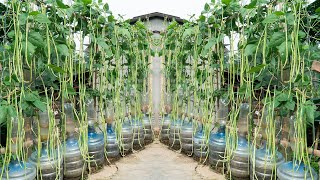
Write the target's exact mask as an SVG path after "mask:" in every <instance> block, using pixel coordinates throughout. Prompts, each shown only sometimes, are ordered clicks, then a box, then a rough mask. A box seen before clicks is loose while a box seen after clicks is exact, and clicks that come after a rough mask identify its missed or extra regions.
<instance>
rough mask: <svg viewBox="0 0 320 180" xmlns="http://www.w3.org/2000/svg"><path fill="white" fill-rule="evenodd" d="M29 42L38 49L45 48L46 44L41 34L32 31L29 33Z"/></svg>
mask: <svg viewBox="0 0 320 180" xmlns="http://www.w3.org/2000/svg"><path fill="white" fill-rule="evenodd" d="M28 41H30V42H31V43H32V44H34V45H35V46H37V47H44V46H45V43H44V40H43V38H42V36H41V35H40V33H38V32H35V31H32V32H30V33H29V35H28Z"/></svg>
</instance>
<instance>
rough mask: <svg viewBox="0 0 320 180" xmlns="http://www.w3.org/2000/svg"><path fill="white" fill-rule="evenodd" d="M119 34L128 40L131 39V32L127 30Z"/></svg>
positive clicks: (122, 29) (120, 31) (122, 30)
mask: <svg viewBox="0 0 320 180" xmlns="http://www.w3.org/2000/svg"><path fill="white" fill-rule="evenodd" d="M119 34H122V35H123V36H125V37H127V38H128V39H131V35H130V32H129V30H128V29H126V28H121V29H119Z"/></svg>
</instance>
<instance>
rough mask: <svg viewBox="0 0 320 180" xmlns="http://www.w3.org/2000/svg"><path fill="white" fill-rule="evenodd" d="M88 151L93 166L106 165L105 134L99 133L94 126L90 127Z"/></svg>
mask: <svg viewBox="0 0 320 180" xmlns="http://www.w3.org/2000/svg"><path fill="white" fill-rule="evenodd" d="M88 152H89V157H90V158H89V159H90V161H89V164H90V166H91V167H96V168H101V167H102V166H103V165H104V160H105V156H104V135H103V134H102V133H97V132H96V130H95V128H94V127H93V126H89V127H88Z"/></svg>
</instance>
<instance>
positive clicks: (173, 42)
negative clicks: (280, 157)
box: [162, 0, 320, 171]
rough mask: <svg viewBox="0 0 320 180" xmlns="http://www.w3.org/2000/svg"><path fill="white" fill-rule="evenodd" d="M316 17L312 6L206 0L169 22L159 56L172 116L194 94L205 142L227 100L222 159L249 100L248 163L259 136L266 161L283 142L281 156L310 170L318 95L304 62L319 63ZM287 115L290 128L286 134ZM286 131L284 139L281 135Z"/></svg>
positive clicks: (279, 0) (283, 1)
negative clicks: (185, 17)
mask: <svg viewBox="0 0 320 180" xmlns="http://www.w3.org/2000/svg"><path fill="white" fill-rule="evenodd" d="M319 20H320V19H319V6H318V5H317V2H315V3H313V4H311V5H309V4H308V2H307V1H304V0H293V1H286V0H277V1H268V0H258V1H256V0H254V1H250V2H248V3H247V4H244V3H242V2H241V1H233V0H222V1H214V0H213V1H211V3H206V4H205V6H204V10H203V11H202V13H201V15H200V16H199V18H198V19H196V20H189V21H186V22H184V23H183V24H182V25H180V24H179V23H177V22H175V21H173V22H171V23H170V24H169V25H168V28H167V30H166V32H165V33H164V35H163V37H164V40H163V49H162V53H163V56H164V64H165V67H164V74H165V81H166V83H165V93H166V94H172V96H173V97H174V102H173V105H172V109H173V111H172V114H173V118H172V119H173V120H175V119H177V116H179V106H180V105H181V104H182V103H181V102H180V101H186V102H185V103H187V101H188V99H189V98H188V97H193V101H194V102H195V109H197V112H200V111H201V112H202V113H201V115H198V117H200V118H197V119H195V120H197V121H200V123H201V124H203V125H204V127H205V128H204V129H205V132H206V136H207V143H208V142H209V135H210V131H211V129H212V128H214V127H212V126H216V125H218V124H219V122H217V121H216V120H215V111H216V110H217V108H218V107H217V102H218V100H219V99H221V98H222V99H227V100H228V102H229V109H230V113H229V116H228V117H229V118H228V122H227V124H226V127H227V128H226V136H227V137H226V155H225V156H226V157H225V159H226V162H229V161H230V160H231V159H232V153H233V152H234V151H235V149H236V148H237V138H238V136H239V130H240V129H239V128H240V126H241V124H239V123H240V122H239V120H238V119H239V113H240V106H241V104H242V103H249V109H250V110H249V112H250V113H249V114H248V117H247V120H246V127H245V129H246V130H245V131H246V132H247V133H246V138H247V139H248V141H249V142H250V143H251V148H250V149H252V151H251V152H250V158H251V159H253V160H252V162H254V159H255V149H256V148H259V147H261V146H262V142H261V137H260V136H259V134H264V135H263V137H262V138H263V140H262V141H263V142H264V143H265V145H266V148H267V149H268V151H269V152H271V154H272V156H273V157H275V156H276V154H275V153H276V151H277V150H280V149H281V148H282V145H283V144H282V143H281V142H282V141H283V140H286V141H290V145H291V147H290V148H291V149H292V150H293V154H292V155H290V153H289V152H285V154H286V155H287V156H286V159H287V160H293V162H294V163H296V164H297V165H299V164H300V163H304V164H306V165H308V166H310V165H311V164H312V162H310V159H312V155H311V154H309V150H310V146H313V145H312V144H311V145H310V144H308V143H307V140H310V137H308V136H307V129H308V128H309V127H314V121H315V119H316V118H317V116H318V111H317V109H318V107H317V106H316V101H315V100H316V99H317V96H318V93H319V89H318V88H316V86H315V85H316V84H317V82H315V81H317V80H315V77H316V75H315V74H316V73H314V72H312V71H311V64H312V62H313V61H319V59H318V58H319V52H320V51H319ZM179 92H183V93H182V94H183V95H180V96H181V97H179ZM178 97H179V98H178ZM199 102H202V103H203V105H200V104H201V103H199ZM199 105H200V106H199ZM289 117H293V118H292V119H294V120H293V121H291V122H290V123H291V124H292V127H293V128H291V129H286V128H285V126H286V125H285V124H288V123H289V121H288V119H289ZM281 127H282V131H281V130H280V128H281ZM242 128H243V127H242ZM285 132H287V134H290V136H287V137H284V135H282V134H284V133H285ZM290 132H291V133H290ZM314 140H315V139H313V140H312V141H314ZM285 149H287V147H285ZM226 168H229V167H226ZM274 170H275V171H276V162H274Z"/></svg>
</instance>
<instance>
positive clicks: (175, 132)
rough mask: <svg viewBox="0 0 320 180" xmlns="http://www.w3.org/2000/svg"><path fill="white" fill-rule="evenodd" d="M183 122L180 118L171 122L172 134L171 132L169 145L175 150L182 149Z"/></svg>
mask: <svg viewBox="0 0 320 180" xmlns="http://www.w3.org/2000/svg"><path fill="white" fill-rule="evenodd" d="M181 123H182V121H181V120H180V119H178V120H174V121H172V122H171V125H170V134H169V147H170V148H172V149H174V150H179V149H180V147H181V146H180V130H181Z"/></svg>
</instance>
